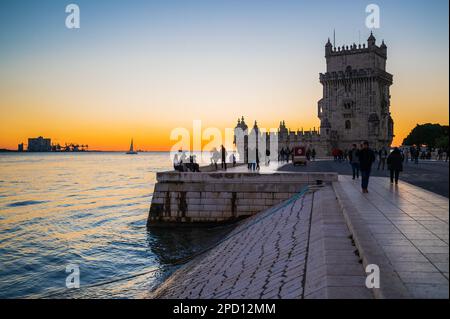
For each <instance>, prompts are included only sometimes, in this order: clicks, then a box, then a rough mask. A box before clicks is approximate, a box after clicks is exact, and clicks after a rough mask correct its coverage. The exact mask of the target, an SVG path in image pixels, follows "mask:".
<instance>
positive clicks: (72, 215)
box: [0, 153, 225, 298]
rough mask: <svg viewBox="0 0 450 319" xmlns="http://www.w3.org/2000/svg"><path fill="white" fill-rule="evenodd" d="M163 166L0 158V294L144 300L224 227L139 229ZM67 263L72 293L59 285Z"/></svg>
mask: <svg viewBox="0 0 450 319" xmlns="http://www.w3.org/2000/svg"><path fill="white" fill-rule="evenodd" d="M170 168H171V163H170V158H169V154H168V153H140V154H138V155H134V156H130V155H126V154H122V153H82V154H80V153H78V154H73V153H72V154H67V153H58V154H42V153H41V154H19V155H17V154H1V155H0V176H1V177H0V268H1V271H0V297H1V298H14V297H46V296H47V295H48V296H50V297H57V298H62V297H96V298H108V297H116V298H139V297H145V295H146V293H147V292H148V291H149V290H150V289H151V288H152V287H153V286H154V285H155V284H157V283H159V282H160V280H161V279H163V278H164V276H165V275H166V274H167V273H169V272H170V271H171V270H172V269H173V268H174V267H170V264H171V263H172V262H173V261H176V260H179V259H180V258H183V257H186V256H189V255H191V254H192V253H193V252H195V251H197V250H198V249H200V248H203V247H205V245H208V243H209V242H210V241H208V239H211V240H212V241H214V240H215V238H218V237H217V236H220V234H221V233H222V231H225V230H224V229H202V230H199V229H197V230H195V229H190V230H189V229H187V230H177V231H172V230H167V229H165V230H152V231H150V232H148V231H147V228H146V220H147V215H148V209H149V207H150V201H151V196H152V192H153V188H154V184H155V178H156V174H155V172H156V171H164V170H168V169H170ZM69 264H76V265H78V266H79V267H80V286H81V288H80V289H73V290H70V291H69V290H68V289H66V286H65V284H66V277H67V276H68V274H67V273H66V266H67V265H69ZM163 266H167V267H163ZM152 269H157V270H162V271H158V272H157V273H150V274H148V275H142V276H137V277H135V278H128V279H127V280H119V281H117V282H114V283H111V284H106V285H100V286H98V287H94V288H86V287H85V288H83V286H90V285H97V284H101V283H104V282H109V281H113V280H117V279H121V278H125V277H129V276H132V275H134V274H137V273H142V272H146V271H149V270H152ZM54 294H56V295H54Z"/></svg>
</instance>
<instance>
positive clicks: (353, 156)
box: [348, 144, 359, 179]
mask: <svg viewBox="0 0 450 319" xmlns="http://www.w3.org/2000/svg"><path fill="white" fill-rule="evenodd" d="M358 155H359V150H358V148H357V147H356V144H353V148H352V149H351V150H350V152H349V153H348V160H349V162H350V165H351V166H352V173H353V179H355V178H359V157H358Z"/></svg>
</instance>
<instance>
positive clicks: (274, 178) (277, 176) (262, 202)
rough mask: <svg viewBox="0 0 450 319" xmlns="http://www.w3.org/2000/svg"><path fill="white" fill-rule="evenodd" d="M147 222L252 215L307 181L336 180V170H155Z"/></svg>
mask: <svg viewBox="0 0 450 319" xmlns="http://www.w3.org/2000/svg"><path fill="white" fill-rule="evenodd" d="M156 178H157V184H156V185H155V190H154V193H153V198H152V203H151V206H150V211H149V216H148V222H147V225H148V226H160V225H169V224H171V223H176V224H180V223H217V222H227V221H232V220H236V219H240V218H243V217H247V216H251V215H254V214H256V213H258V212H260V211H263V210H265V209H268V208H270V207H272V206H273V205H276V204H278V203H280V202H282V201H284V200H286V199H288V198H290V197H292V196H293V195H294V194H296V193H298V192H300V191H301V190H302V188H304V187H305V186H306V185H311V184H317V183H318V182H319V183H331V182H333V181H337V174H336V173H288V174H286V173H271V174H259V173H242V172H229V173H225V172H201V173H190V172H189V173H180V172H161V173H157V175H156Z"/></svg>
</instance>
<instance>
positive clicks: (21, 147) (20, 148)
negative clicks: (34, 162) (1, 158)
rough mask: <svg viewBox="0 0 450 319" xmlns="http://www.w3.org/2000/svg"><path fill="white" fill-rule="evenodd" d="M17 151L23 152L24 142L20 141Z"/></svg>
mask: <svg viewBox="0 0 450 319" xmlns="http://www.w3.org/2000/svg"><path fill="white" fill-rule="evenodd" d="M17 151H18V152H23V143H20V144H19V145H17Z"/></svg>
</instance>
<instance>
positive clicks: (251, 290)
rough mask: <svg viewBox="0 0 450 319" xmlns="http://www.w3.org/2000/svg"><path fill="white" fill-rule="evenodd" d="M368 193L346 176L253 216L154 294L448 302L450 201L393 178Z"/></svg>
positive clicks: (375, 181)
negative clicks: (375, 278)
mask: <svg viewBox="0 0 450 319" xmlns="http://www.w3.org/2000/svg"><path fill="white" fill-rule="evenodd" d="M369 191H370V192H369V194H362V193H361V191H360V185H359V181H357V180H356V181H353V180H352V179H351V177H349V176H339V180H338V181H337V182H333V184H332V185H325V186H323V187H321V188H317V189H315V190H311V191H310V192H308V193H307V194H306V195H304V196H303V197H301V198H299V199H296V200H291V201H288V202H284V203H281V204H279V205H277V206H275V207H272V208H270V209H268V210H266V211H263V212H261V213H259V214H257V215H255V216H253V217H251V218H249V219H246V220H244V221H242V222H241V223H240V224H239V225H238V226H237V227H236V228H235V229H234V230H233V231H232V233H231V234H229V235H228V237H227V239H226V240H224V241H223V242H221V243H220V244H219V245H218V246H216V247H215V248H213V249H212V250H210V251H208V252H206V253H205V254H204V255H201V256H199V257H197V258H196V259H194V260H192V261H191V262H190V263H188V264H187V265H185V266H184V267H182V268H181V269H179V270H178V271H176V272H175V273H174V274H173V275H172V276H171V277H170V278H169V279H168V280H167V281H166V282H165V283H164V284H163V285H162V286H161V287H159V288H158V289H157V290H156V291H155V292H153V293H152V294H151V296H150V297H151V298H194V299H198V298H233V299H234V298H257V299H260V298H262V299H265V298H269V299H275V298H295V299H312V298H448V296H449V294H448V292H449V285H448V276H449V275H448V274H449V264H448V254H449V247H448V241H449V229H448V216H449V213H448V208H449V202H448V199H447V198H445V197H442V196H439V195H436V194H434V193H431V192H429V191H426V190H423V189H421V188H418V187H416V186H413V185H411V184H408V183H403V182H401V183H400V185H399V186H392V185H390V184H389V180H388V179H387V178H385V177H373V178H371V181H370V185H369ZM368 265H377V266H378V267H379V270H380V287H379V288H373V289H368V288H366V286H365V280H366V273H365V271H364V269H365V267H366V266H368Z"/></svg>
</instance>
